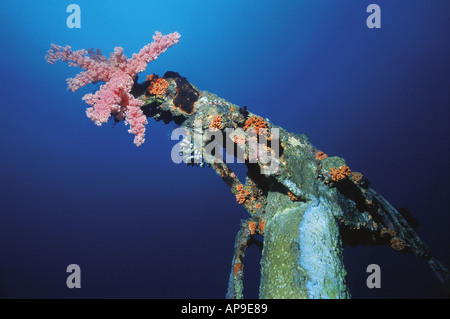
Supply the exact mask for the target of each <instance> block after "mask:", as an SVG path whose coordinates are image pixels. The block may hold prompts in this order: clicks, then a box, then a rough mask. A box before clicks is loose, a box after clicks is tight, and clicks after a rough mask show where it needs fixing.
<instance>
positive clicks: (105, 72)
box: [45, 32, 180, 146]
mask: <svg viewBox="0 0 450 319" xmlns="http://www.w3.org/2000/svg"><path fill="white" fill-rule="evenodd" d="M179 38H180V35H179V34H178V33H177V32H174V33H171V34H168V35H164V36H163V35H162V34H161V33H160V32H156V34H155V35H154V36H153V40H154V41H153V42H152V43H150V44H148V45H146V46H144V47H143V48H142V49H141V50H140V51H139V53H135V54H133V56H132V57H131V59H128V58H127V57H126V56H125V55H124V54H123V49H122V48H121V47H116V48H114V52H113V53H111V55H110V57H109V59H107V58H106V57H105V56H103V55H102V53H101V51H100V50H96V51H94V50H93V49H89V50H84V49H82V50H78V51H72V48H71V47H70V46H65V47H61V46H59V45H55V44H52V45H51V49H50V50H49V51H48V52H47V55H46V56H45V58H46V60H47V62H48V63H50V64H54V63H55V62H56V61H58V60H61V61H63V62H68V63H69V66H76V67H80V68H82V69H84V70H85V71H83V72H81V73H79V74H77V75H76V76H75V77H74V78H71V79H67V84H68V89H69V90H71V91H77V90H78V89H79V88H81V87H83V86H85V85H87V84H89V83H92V82H94V83H96V82H99V81H101V82H105V84H103V85H102V86H100V89H99V90H98V91H96V92H95V93H89V94H86V95H85V96H84V97H83V100H84V101H85V102H86V103H87V104H88V105H90V107H89V108H88V109H87V110H86V115H87V116H88V117H89V118H90V119H91V120H92V121H94V122H95V124H97V125H101V124H102V123H105V122H107V121H108V119H109V118H110V116H114V117H115V119H116V120H118V121H121V120H125V123H127V124H129V125H130V129H129V130H128V132H130V133H132V134H135V135H136V136H135V139H134V143H135V144H136V145H137V146H139V145H141V144H142V143H144V141H145V139H144V136H145V125H146V124H147V118H146V117H145V115H144V113H143V112H142V110H141V108H140V107H141V106H142V105H143V102H142V101H141V100H139V99H136V98H135V97H134V96H133V95H132V94H131V93H130V92H131V88H132V86H133V84H134V79H135V77H136V75H137V74H138V73H140V72H142V71H144V70H145V68H146V67H147V64H148V63H149V62H151V61H153V60H155V59H156V58H157V57H158V56H159V55H160V54H161V53H163V52H165V51H166V50H167V49H168V48H169V47H171V46H172V45H174V44H176V43H178V41H179Z"/></svg>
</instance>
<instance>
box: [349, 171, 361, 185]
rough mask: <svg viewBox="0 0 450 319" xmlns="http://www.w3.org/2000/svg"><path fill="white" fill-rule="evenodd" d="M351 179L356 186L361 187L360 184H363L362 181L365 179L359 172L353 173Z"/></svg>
mask: <svg viewBox="0 0 450 319" xmlns="http://www.w3.org/2000/svg"><path fill="white" fill-rule="evenodd" d="M351 178H352V180H353V182H354V183H355V184H356V185H359V182H361V180H362V178H363V174H361V173H359V172H352V176H351Z"/></svg>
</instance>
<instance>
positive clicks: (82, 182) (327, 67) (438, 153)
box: [0, 0, 450, 298]
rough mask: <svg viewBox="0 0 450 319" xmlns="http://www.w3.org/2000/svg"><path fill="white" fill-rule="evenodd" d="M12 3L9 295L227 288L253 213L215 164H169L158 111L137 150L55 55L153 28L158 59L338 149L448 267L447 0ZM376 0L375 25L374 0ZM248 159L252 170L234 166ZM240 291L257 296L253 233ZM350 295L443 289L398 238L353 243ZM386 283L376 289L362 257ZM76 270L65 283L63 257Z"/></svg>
mask: <svg viewBox="0 0 450 319" xmlns="http://www.w3.org/2000/svg"><path fill="white" fill-rule="evenodd" d="M71 3H73V1H60V0H59V1H56V0H54V1H50V0H46V1H39V2H37V1H25V0H22V1H20V2H19V1H14V2H13V1H7V2H5V3H2V10H0V20H1V22H2V28H0V41H1V42H0V43H1V46H2V50H1V51H0V76H1V86H0V92H1V96H2V100H1V111H2V114H3V120H2V122H1V124H0V147H1V152H0V297H3V298H224V296H225V293H226V288H227V282H228V276H229V272H230V269H231V258H232V254H233V245H234V237H235V234H236V232H237V230H238V226H239V220H240V219H242V218H246V213H245V211H244V210H243V209H242V208H241V207H240V206H239V205H238V204H237V203H236V201H235V198H234V196H233V195H232V194H231V192H230V191H229V189H228V188H227V186H226V185H225V184H224V183H223V182H222V181H221V180H220V179H219V178H218V177H217V176H216V174H215V173H214V172H213V171H212V170H211V169H206V168H204V169H200V168H192V167H186V166H184V165H177V164H174V163H173V162H172V161H171V159H170V152H171V148H172V147H173V145H174V144H175V141H170V140H168V138H167V136H168V133H169V132H170V130H171V129H172V127H171V126H168V125H163V124H162V123H155V122H152V121H151V122H150V123H149V125H148V126H147V134H146V142H145V143H144V144H143V145H142V146H141V147H139V148H138V147H136V146H135V145H134V144H133V143H132V141H133V135H131V134H129V133H128V132H127V130H128V128H127V127H125V126H124V125H123V124H122V123H120V124H119V125H116V126H113V125H112V124H110V123H108V124H106V125H103V126H102V127H97V126H96V125H94V124H93V123H92V122H91V121H90V120H89V119H88V118H87V117H86V115H85V107H86V105H85V104H84V102H83V101H82V100H81V97H82V96H83V95H84V94H86V93H88V92H94V91H95V89H96V88H98V85H96V86H95V85H90V86H87V87H84V88H82V89H81V90H80V91H79V92H76V93H73V92H69V91H67V89H66V87H67V85H66V82H65V79H66V78H68V77H72V76H74V75H75V74H76V73H78V72H79V71H80V70H78V69H74V68H69V67H68V66H67V65H66V64H65V63H61V62H60V63H57V64H56V65H53V66H51V65H49V64H47V63H46V61H45V60H44V56H45V53H46V51H47V50H48V49H49V48H50V43H56V44H60V45H65V44H69V45H71V46H72V48H74V49H81V48H90V47H94V48H100V49H102V51H103V53H104V54H107V55H109V52H111V51H113V49H114V47H115V46H122V47H123V48H124V49H125V54H127V55H128V56H131V55H132V53H133V52H138V51H139V50H140V49H141V47H142V46H144V45H145V44H147V43H149V42H151V41H152V35H153V34H154V31H156V30H158V31H161V32H162V33H163V34H167V33H170V32H174V31H178V32H179V33H180V34H181V39H180V43H178V44H177V45H175V46H173V47H172V48H170V49H169V50H168V51H167V52H165V53H164V54H162V55H161V56H160V57H159V58H158V59H157V60H156V61H154V62H152V63H150V64H149V66H148V68H147V70H146V71H145V72H143V74H142V76H141V79H142V78H145V75H147V74H150V73H157V74H160V75H162V74H164V73H165V72H166V71H168V70H171V71H176V72H179V73H180V74H181V75H183V76H185V77H187V79H188V80H189V81H190V82H192V83H193V84H194V85H196V86H197V87H198V88H200V89H202V90H207V91H210V92H213V93H215V94H218V95H219V96H221V97H223V98H225V99H226V100H228V101H230V102H233V103H235V104H237V105H240V106H244V105H246V106H247V107H248V108H249V109H250V110H251V111H252V112H254V113H257V114H259V115H261V116H263V117H267V118H270V119H271V120H272V122H274V123H276V124H278V125H281V126H282V127H283V128H285V129H287V130H289V131H293V132H297V133H306V134H307V135H308V136H309V138H310V140H311V141H312V142H313V144H314V145H315V146H317V147H318V148H320V149H323V150H324V151H325V152H326V153H327V154H329V155H337V156H341V157H343V158H345V159H346V160H347V163H348V165H349V166H350V167H351V168H352V169H353V170H355V171H360V172H362V173H363V174H364V175H365V176H367V177H368V178H369V179H370V180H371V182H372V186H373V188H374V189H376V190H377V191H378V192H380V193H381V194H383V196H385V197H386V198H387V199H388V200H390V201H391V202H392V203H393V204H394V205H396V206H397V207H407V208H408V209H409V211H410V212H411V213H412V214H413V216H414V217H415V218H416V219H417V220H418V221H419V223H420V228H419V234H420V236H421V238H422V239H423V240H424V241H425V242H426V243H427V244H428V245H429V247H430V249H431V251H432V253H433V254H434V255H435V256H436V257H437V258H438V259H440V260H442V261H443V262H444V263H445V264H446V265H447V266H449V265H450V254H449V252H450V232H449V231H448V230H449V226H450V214H449V212H448V198H449V197H450V192H449V186H448V183H449V180H450V171H449V168H448V158H449V155H450V154H449V153H450V151H449V150H450V148H449V146H450V143H449V142H450V141H449V136H450V134H449V133H450V132H449V130H450V126H449V120H450V77H449V75H450V60H449V57H450V42H449V41H448V39H450V2H449V1H447V0H433V1H426V0H410V1H395V2H393V1H385V0H371V1H361V0H342V1H335V0H328V1H326V0H320V1H317V0H315V1H312V0H311V1H309V0H308V1H306V0H304V1H303V0H302V1H287V0H279V1H249V0H244V1H237V0H233V1H194V0H192V1H181V0H177V1H148V0H147V1H128V2H123V1H115V0H114V1H113V0H110V1H82V0H79V1H76V4H78V5H79V6H80V8H81V28H79V29H69V28H68V27H67V26H66V19H67V16H68V15H69V13H67V12H66V8H67V6H68V5H69V4H71ZM370 3H377V4H379V5H380V7H381V21H382V22H381V23H382V27H381V29H369V28H367V26H366V18H367V16H368V15H369V14H368V13H366V8H367V6H368V5H369V4H370ZM238 169H241V168H238ZM247 256H248V260H246V265H245V284H246V288H245V290H244V295H245V296H247V297H250V298H256V297H257V296H258V285H259V266H258V262H259V261H258V258H259V251H258V248H257V247H251V248H250V249H249V251H248V254H247ZM344 262H345V265H346V267H347V271H348V273H349V275H348V284H349V287H350V290H351V293H352V295H353V297H355V298H440V297H444V296H445V295H444V291H443V289H442V288H441V286H440V284H439V282H438V280H437V279H436V278H435V276H434V275H433V273H432V272H431V270H430V269H429V267H428V266H427V264H426V262H425V261H424V260H420V259H417V258H416V257H414V256H412V255H406V254H401V253H398V252H395V251H393V250H392V249H390V248H389V247H382V246H379V247H371V246H358V247H345V252H344ZM373 263H376V264H378V265H380V267H381V269H382V288H381V289H368V288H367V287H366V277H367V275H368V274H367V273H366V267H367V265H369V264H373ZM69 264H78V265H80V267H81V273H82V277H81V278H82V281H81V282H82V283H81V285H82V287H81V289H68V288H67V286H66V278H67V276H68V273H66V267H67V266H68V265H69Z"/></svg>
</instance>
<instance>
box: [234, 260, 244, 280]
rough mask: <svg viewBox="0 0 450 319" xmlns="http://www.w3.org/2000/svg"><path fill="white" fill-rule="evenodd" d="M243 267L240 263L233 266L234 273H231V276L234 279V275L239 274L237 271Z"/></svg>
mask: <svg viewBox="0 0 450 319" xmlns="http://www.w3.org/2000/svg"><path fill="white" fill-rule="evenodd" d="M242 269H243V266H242V264H241V263H240V262H237V263H235V264H234V271H233V276H234V277H236V275H237V274H238V273H239V271H242Z"/></svg>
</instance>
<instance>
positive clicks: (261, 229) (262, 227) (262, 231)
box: [258, 219, 266, 235]
mask: <svg viewBox="0 0 450 319" xmlns="http://www.w3.org/2000/svg"><path fill="white" fill-rule="evenodd" d="M264 229H266V221H265V219H263V220H262V221H261V222H260V223H259V225H258V230H259V232H260V234H261V235H264Z"/></svg>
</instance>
